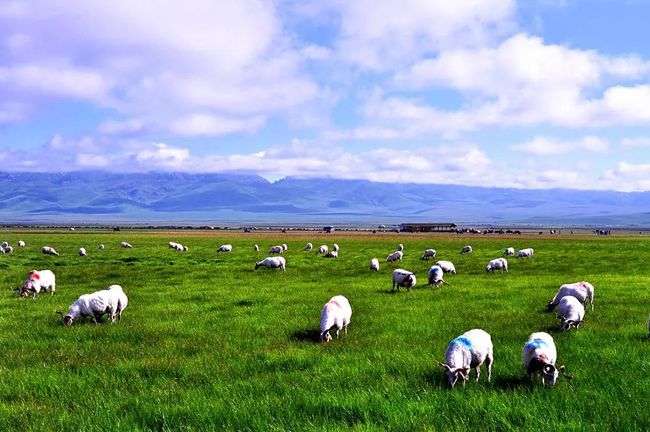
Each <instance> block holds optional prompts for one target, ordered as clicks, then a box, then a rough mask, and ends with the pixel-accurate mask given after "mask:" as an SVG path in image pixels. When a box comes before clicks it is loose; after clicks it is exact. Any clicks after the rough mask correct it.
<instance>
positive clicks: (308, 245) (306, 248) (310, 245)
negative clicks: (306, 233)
mask: <svg viewBox="0 0 650 432" xmlns="http://www.w3.org/2000/svg"><path fill="white" fill-rule="evenodd" d="M313 248H314V245H313V244H311V243H307V244H306V245H305V248H304V249H303V250H306V251H310V250H312V249H313Z"/></svg>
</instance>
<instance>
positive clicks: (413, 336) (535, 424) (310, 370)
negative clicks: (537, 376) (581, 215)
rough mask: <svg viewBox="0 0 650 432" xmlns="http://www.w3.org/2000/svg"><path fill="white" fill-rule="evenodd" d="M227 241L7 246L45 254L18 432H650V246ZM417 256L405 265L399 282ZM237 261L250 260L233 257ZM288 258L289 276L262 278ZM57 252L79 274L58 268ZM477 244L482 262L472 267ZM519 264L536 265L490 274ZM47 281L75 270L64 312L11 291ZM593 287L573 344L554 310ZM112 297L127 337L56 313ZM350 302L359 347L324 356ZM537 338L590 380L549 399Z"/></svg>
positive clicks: (5, 267)
mask: <svg viewBox="0 0 650 432" xmlns="http://www.w3.org/2000/svg"><path fill="white" fill-rule="evenodd" d="M181 235H182V236H181ZM218 235H219V234H217V233H212V234H209V235H204V234H199V233H197V234H188V233H178V234H176V233H157V234H149V233H134V232H128V231H127V232H121V233H115V234H113V233H110V234H108V233H107V234H98V233H93V232H83V231H77V232H74V233H48V232H42V233H11V232H8V233H3V235H1V236H0V237H2V238H0V240H6V241H8V242H10V243H11V244H12V245H14V246H15V244H16V243H17V241H18V240H19V239H22V240H25V241H26V242H27V247H26V248H25V249H18V248H17V249H16V252H15V253H14V254H13V255H0V287H2V290H1V291H0V292H1V293H2V294H1V295H0V308H1V311H2V312H1V313H0V334H1V335H2V336H0V430H2V431H9V430H20V431H27V430H38V431H47V430H56V431H60V430H83V431H94V430H97V431H99V430H101V431H106V430H129V431H130V430H172V431H179V430H220V429H229V430H294V431H298V430H348V429H356V430H376V429H391V430H405V431H411V430H468V429H472V430H499V431H501V430H535V431H539V430H548V431H564V430H612V431H613V430H616V431H626V430H650V413H649V411H648V408H647V405H648V397H649V396H650V361H649V357H650V342H649V341H648V340H647V329H646V321H647V318H648V313H649V312H650V290H649V289H648V286H649V285H650V267H649V266H648V263H649V262H650V242H649V241H648V240H646V239H641V238H634V237H626V238H622V237H612V238H606V239H600V238H599V239H597V238H592V237H578V236H576V237H575V238H561V239H560V238H554V239H551V238H550V237H548V238H547V237H545V238H541V237H540V238H537V237H528V238H526V237H523V238H510V239H508V238H502V237H493V238H483V237H442V236H423V235H417V236H416V235H411V236H406V235H401V236H398V235H393V236H389V235H377V236H374V237H373V236H359V235H357V236H355V235H351V236H344V235H334V234H333V235H331V236H327V235H324V234H319V233H314V234H313V235H312V236H311V237H310V236H309V235H306V234H300V235H289V234H284V235H283V234H279V233H278V234H271V235H264V236H262V235H258V234H238V235H226V234H222V237H218ZM121 240H126V241H129V242H131V243H132V244H133V245H134V246H135V247H134V249H131V250H126V249H120V248H119V246H118V245H119V242H120V241H121ZM169 240H174V241H179V242H181V243H183V244H186V245H188V246H189V248H190V251H189V252H188V253H177V252H173V251H171V250H169V249H167V241H169ZM307 241H312V242H313V243H314V246H316V247H317V246H318V245H319V244H322V243H328V244H330V246H331V244H332V243H334V242H336V243H338V244H339V245H340V246H341V252H340V256H341V257H340V259H338V260H327V259H323V258H321V257H319V256H317V255H316V254H315V253H313V252H311V253H307V252H303V251H302V247H303V246H304V244H305V243H306V242H307ZM400 242H401V243H404V245H405V259H404V261H403V262H402V263H398V264H395V265H387V264H386V263H385V262H384V259H385V256H386V255H387V254H388V253H390V252H392V251H393V250H394V249H395V246H396V244H397V243H400ZM99 243H104V244H106V250H104V251H103V252H100V251H99V250H98V249H97V245H98V244H99ZM222 243H231V244H233V246H234V251H233V253H232V254H216V253H215V250H216V248H217V247H218V245H220V244H222ZM254 243H259V244H260V246H261V248H262V252H259V253H255V252H254V251H253V247H252V245H253V244H254ZM279 243H287V244H288V245H289V250H288V251H287V253H286V254H285V257H286V259H287V271H286V272H281V271H271V270H266V269H260V270H258V271H254V269H253V266H254V262H255V261H256V260H260V259H262V258H263V257H265V256H266V254H265V252H264V251H266V249H267V248H268V247H269V246H271V245H273V244H279ZM46 244H47V245H50V246H53V247H55V248H56V249H57V250H59V252H61V256H60V257H50V256H45V255H43V254H41V252H40V248H41V247H42V246H43V245H46ZM465 244H471V245H472V246H473V247H474V250H475V252H474V253H473V254H468V255H459V254H458V251H459V250H460V248H461V247H462V246H463V245H465ZM80 246H84V247H86V249H88V252H89V256H87V257H84V258H81V257H78V256H77V249H78V248H79V247H80ZM507 246H513V247H514V248H515V249H519V248H523V247H533V248H535V250H536V254H535V256H534V257H533V258H532V259H529V260H516V259H514V258H511V259H509V264H510V273H509V274H486V273H485V271H484V267H485V264H486V263H487V261H488V260H489V259H491V258H495V257H497V256H499V255H500V253H501V251H502V250H503V248H505V247H507ZM429 247H433V248H435V249H436V250H437V251H438V256H437V258H436V259H450V260H451V261H453V262H454V263H455V264H456V268H457V270H458V275H456V276H453V275H450V276H448V277H447V280H448V281H449V282H450V283H451V286H443V287H441V288H438V289H434V288H431V287H425V286H424V284H425V283H426V271H427V269H428V268H429V266H431V265H432V264H433V262H430V261H421V260H420V256H421V254H422V250H424V249H425V248H429ZM372 257H378V258H379V259H380V263H381V270H380V272H379V273H371V272H370V271H369V270H368V261H369V259H370V258H372ZM397 267H402V268H405V269H409V270H412V271H415V272H416V274H417V276H418V286H417V287H416V288H415V289H414V290H412V291H411V292H409V293H407V292H405V291H402V292H400V293H397V294H393V293H390V288H391V276H390V275H391V272H392V270H393V269H394V268H397ZM31 269H51V270H52V271H54V272H55V274H56V277H57V292H56V294H55V295H54V296H50V295H49V294H41V295H40V296H38V297H37V299H36V300H31V299H20V298H18V296H17V295H16V293H15V292H14V291H12V290H11V288H12V287H13V288H17V287H19V286H20V285H22V283H23V282H24V280H25V279H26V277H27V274H28V272H29V270H31ZM578 280H588V281H590V282H591V283H592V284H593V285H594V286H595V289H596V295H595V311H594V312H591V311H588V312H587V315H586V318H585V322H584V324H583V325H582V327H581V329H580V331H578V332H575V331H571V332H569V333H561V332H560V331H559V321H558V320H557V319H556V318H555V315H554V314H552V313H546V312H544V306H545V305H546V303H547V302H548V301H549V300H550V299H551V298H552V297H553V295H554V293H555V291H556V290H557V288H558V287H559V286H560V285H561V284H562V283H566V282H574V281H578ZM110 284H120V285H122V286H123V287H124V290H125V292H126V293H127V294H128V296H129V307H128V308H127V309H126V311H125V312H124V315H123V319H122V321H121V322H120V323H115V324H114V325H110V324H109V323H106V322H104V323H103V324H101V325H94V324H92V323H91V322H90V321H88V322H85V323H80V324H75V325H74V326H72V327H69V328H66V327H65V326H63V325H62V324H61V321H60V318H59V317H58V316H56V315H55V314H54V311H55V310H57V309H60V310H63V311H64V312H65V311H67V308H68V307H69V305H70V304H71V303H72V302H73V301H74V300H76V298H77V297H78V296H79V295H81V294H84V293H89V292H93V291H96V290H99V289H104V288H106V287H107V286H108V285H110ZM337 294H342V295H345V296H346V297H347V298H348V299H349V300H350V303H351V305H352V309H353V314H352V322H351V324H350V327H349V333H348V335H347V336H345V335H342V336H341V338H340V339H339V340H334V341H333V342H331V343H329V344H322V343H318V342H317V340H318V331H319V322H320V310H321V308H322V306H323V304H324V303H325V302H326V301H327V300H329V298H331V297H332V296H334V295H337ZM472 328H482V329H484V330H486V331H487V332H489V333H490V334H491V335H492V340H493V342H494V351H495V365H494V373H493V379H492V383H487V381H486V378H487V374H483V375H482V377H481V381H480V382H478V383H476V382H474V381H473V380H472V381H470V382H469V383H468V384H467V386H466V387H464V388H463V387H462V386H461V387H456V388H455V389H453V390H448V389H447V388H446V387H445V381H444V373H443V370H442V369H441V368H440V367H438V366H436V363H435V361H436V360H444V352H445V349H446V347H447V344H448V343H449V341H450V340H451V339H453V338H454V337H456V336H458V335H460V334H461V333H463V332H465V331H467V330H469V329H472ZM534 331H547V332H550V333H551V334H552V335H553V337H554V338H555V342H556V345H557V348H558V364H565V365H566V366H567V371H568V372H569V373H570V374H572V375H573V376H574V379H573V380H571V381H569V380H566V379H562V378H560V379H559V380H558V385H557V386H556V387H555V388H554V389H545V388H542V386H541V383H540V382H535V383H534V384H531V383H530V381H529V380H528V378H527V377H526V375H525V373H524V370H523V368H522V365H521V349H522V347H523V344H524V342H525V341H526V339H527V337H528V336H529V335H530V333H532V332H534ZM472 377H473V375H472Z"/></svg>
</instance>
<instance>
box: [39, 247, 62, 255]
mask: <svg viewBox="0 0 650 432" xmlns="http://www.w3.org/2000/svg"><path fill="white" fill-rule="evenodd" d="M41 252H43V253H44V254H46V255H56V256H59V253H58V252H57V251H56V250H55V249H54V248H53V247H50V246H43V249H41Z"/></svg>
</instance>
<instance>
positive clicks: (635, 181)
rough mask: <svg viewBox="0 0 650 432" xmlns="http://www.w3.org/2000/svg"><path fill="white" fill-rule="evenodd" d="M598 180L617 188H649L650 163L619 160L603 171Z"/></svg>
mask: <svg viewBox="0 0 650 432" xmlns="http://www.w3.org/2000/svg"><path fill="white" fill-rule="evenodd" d="M600 180H601V181H603V182H604V183H606V184H607V185H608V186H610V187H613V188H615V189H618V190H622V191H627V192H633V191H647V190H650V164H633V163H629V162H625V161H623V162H619V163H618V164H616V167H615V168H613V169H610V170H607V171H605V173H603V175H602V176H601V177H600Z"/></svg>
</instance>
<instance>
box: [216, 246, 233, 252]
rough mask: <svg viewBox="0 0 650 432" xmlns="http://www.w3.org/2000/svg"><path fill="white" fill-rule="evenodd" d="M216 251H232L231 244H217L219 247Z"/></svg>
mask: <svg viewBox="0 0 650 432" xmlns="http://www.w3.org/2000/svg"><path fill="white" fill-rule="evenodd" d="M217 252H232V245H231V244H225V245H221V246H219V249H217Z"/></svg>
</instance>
